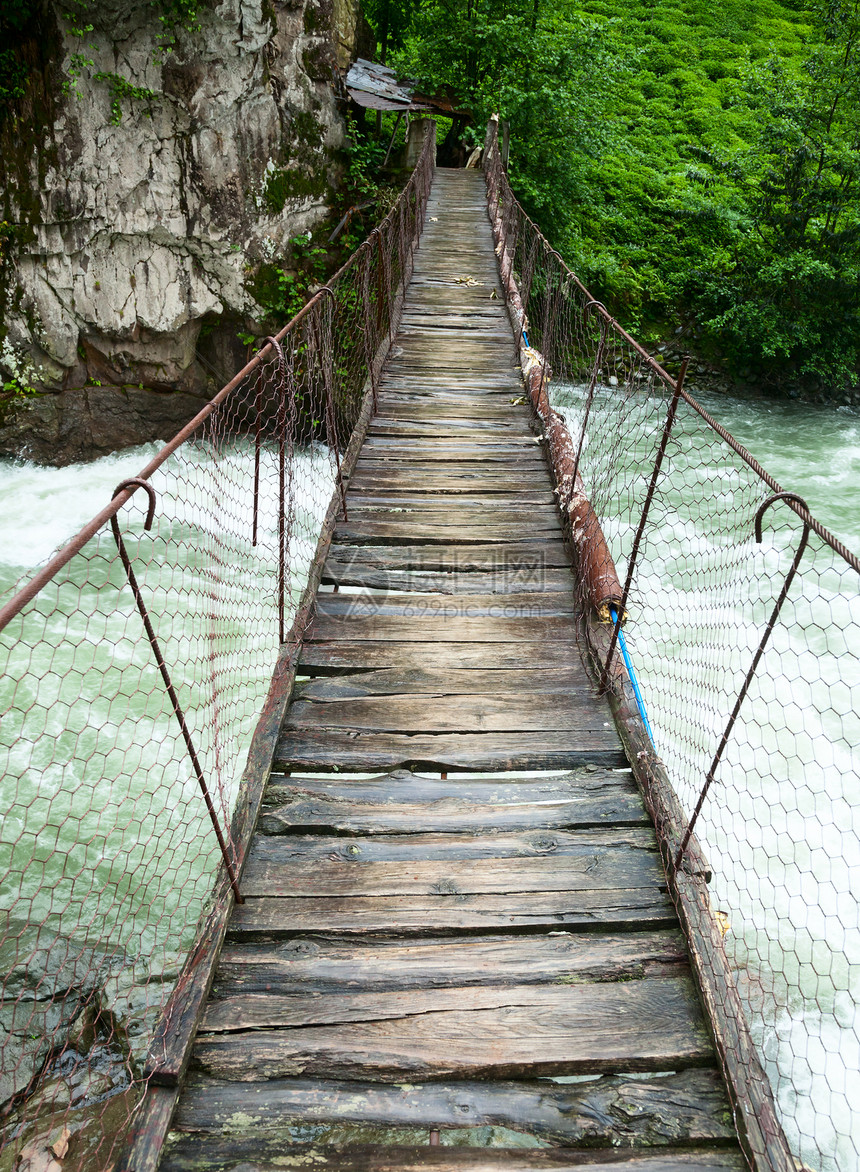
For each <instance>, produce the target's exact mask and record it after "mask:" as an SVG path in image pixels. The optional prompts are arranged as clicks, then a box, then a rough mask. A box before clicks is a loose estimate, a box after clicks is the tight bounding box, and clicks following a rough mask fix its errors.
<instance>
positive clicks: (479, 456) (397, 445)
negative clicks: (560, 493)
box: [361, 432, 545, 468]
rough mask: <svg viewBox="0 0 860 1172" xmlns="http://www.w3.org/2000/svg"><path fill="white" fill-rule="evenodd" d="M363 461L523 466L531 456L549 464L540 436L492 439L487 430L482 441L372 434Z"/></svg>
mask: <svg viewBox="0 0 860 1172" xmlns="http://www.w3.org/2000/svg"><path fill="white" fill-rule="evenodd" d="M361 452H362V457H361V458H362V460H365V459H366V460H368V461H370V462H372V461H373V460H375V459H380V460H383V459H384V460H389V459H392V458H398V459H404V460H420V461H421V462H422V463H424V462H426V461H427V460H433V459H436V460H444V461H445V462H446V463H449V462H450V463H455V464H459V463H471V462H472V461H473V460H492V459H494V458H497V459H501V460H503V461H508V460H511V461H512V462H513V463H515V464H516V465H517V468H519V466H520V464H521V462H522V457H523V456H527V457H528V458H529V459H530V460H532V459H533V460H534V462H535V463H537V464H540V465H541V466H542V467H544V466H545V463H544V457H543V452H542V450H541V447H540V442H539V440H538V438H537V436H534V435H531V434H528V435H523V434H520V435H518V436H515V437H507V438H504V437H502V436H499V435H496V436H495V438H493V439H490V438H489V436H488V435H487V433H483V434H482V436H481V442H480V443H478V442H476V440H475V439H474V438H472V436H465V437H455V436H453V435H451V434H450V432H449V433H448V434H447V436H444V437H442V438H441V439H440V438H437V437H432V438H427V437H422V436H404V435H398V436H396V437H394V438H389V437H386V436H382V435H375V434H371V435H368V437H367V439H366V440H365V441H364V446H363V447H362V449H361Z"/></svg>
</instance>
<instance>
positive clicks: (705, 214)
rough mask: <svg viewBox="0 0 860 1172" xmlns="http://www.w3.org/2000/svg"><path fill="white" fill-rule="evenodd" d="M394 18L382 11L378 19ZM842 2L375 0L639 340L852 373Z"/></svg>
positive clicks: (859, 169)
mask: <svg viewBox="0 0 860 1172" xmlns="http://www.w3.org/2000/svg"><path fill="white" fill-rule="evenodd" d="M395 8H396V19H393V18H391V13H393V12H395ZM858 8H860V0H850V2H846V0H821V2H820V3H817V4H816V5H815V6H814V7H813V8H812V9H810V10H808V11H807V10H805V9H803V8H801V7H800V6H799V5H795V4H793V3H791V2H779V0H743V2H741V0H721V2H720V4H714V3H713V0H553V2H552V3H550V2H549V0H415V3H414V4H412V5H410V4H409V3H408V0H372V3H371V18H372V19H376V21H377V27H379V22H380V21H381V19H382V18H383V16H384V14H385V12H386V11H387V12H389V22H388V27H389V31H390V30H392V29H394V30H396V35H394V36H390V37H389V40H390V42H391V43H390V48H393V49H394V50H395V58H394V59H395V61H396V63H397V64H398V65H399V66H400V68H401V69H402V70H403V71H405V72H407V73H411V74H412V75H414V76H417V77H419V78H420V79H421V81H422V82H423V83H424V84H425V85H427V86H430V87H435V86H438V85H441V84H443V83H447V84H449V85H451V86H453V87H454V88H455V89H456V90H457V92H458V93H459V94H460V95H461V97H462V100H463V101H464V102H466V103H468V105H469V107H470V108H471V110H472V112H473V114H474V118H475V123H476V126H479V125H480V124H482V123H483V122H484V121H485V119H486V117H487V116H488V114H489V113H490V112H491V111H492V110H495V109H498V110H499V111H500V113H501V115H502V117H503V118H508V119H509V120H510V122H511V127H512V158H511V173H512V180H513V182H514V185H515V188H516V189H517V191H518V192H519V193H520V195H521V197H522V198H523V201H524V202H525V203H526V205H527V207H528V209H529V211H530V212H531V213H532V214H533V215H534V216H535V218H536V219H537V220H538V221H539V222H540V223H541V224H542V226H543V227H544V229H545V231H546V232H547V234H548V235H549V236H550V237H551V238H552V239H553V240H554V242H555V243H556V244H557V245H558V246H559V247H560V249H561V250H562V252H564V253H565V255H566V256H567V257H568V259H569V260H570V261H571V262H572V263H573V265H574V266H575V267H576V268H577V270H578V271H579V272H580V273H581V275H582V276H583V277H584V278H585V280H586V281H587V282H588V283H589V284H590V285H591V286H592V288H593V289H594V291H595V293H596V294H598V295H599V296H601V297H603V298H604V299H606V300H608V301H611V302H612V304H613V305H614V307H615V309H616V311H617V312H618V313H619V314H620V316H622V317H623V318H624V319H625V320H626V322H627V324H629V325H631V326H633V327H634V328H636V329H639V330H640V331H644V332H646V333H648V332H653V333H659V332H661V331H664V332H665V331H667V330H669V329H670V328H676V327H677V325H678V324H679V323H683V324H685V325H687V326H690V327H695V329H696V333H697V334H698V336H699V337H700V345H701V348H702V349H703V350H704V351H705V352H706V353H710V354H711V355H712V356H713V357H716V358H718V359H722V360H723V361H724V362H725V363H726V364H727V365H728V366H729V367H730V368H733V369H734V370H736V371H743V372H745V373H747V374H748V375H749V377H755V378H757V379H759V380H763V381H766V382H770V383H772V384H774V385H781V386H783V387H786V388H791V387H796V386H802V387H804V388H805V389H807V390H817V389H821V388H825V389H833V388H835V389H836V390H837V391H841V390H844V389H845V388H846V387H847V386H848V385H853V386H854V387H856V386H857V383H858V374H857V371H858V342H857V330H858V325H860V281H858V277H860V100H858V99H860V92H858V90H860V12H859V11H858Z"/></svg>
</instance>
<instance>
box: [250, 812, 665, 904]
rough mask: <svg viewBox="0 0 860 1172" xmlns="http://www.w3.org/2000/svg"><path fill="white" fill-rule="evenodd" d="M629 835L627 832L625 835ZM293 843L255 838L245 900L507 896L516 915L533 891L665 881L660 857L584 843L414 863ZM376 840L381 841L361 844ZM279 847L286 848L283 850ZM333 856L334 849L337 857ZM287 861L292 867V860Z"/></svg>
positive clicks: (623, 887)
mask: <svg viewBox="0 0 860 1172" xmlns="http://www.w3.org/2000/svg"><path fill="white" fill-rule="evenodd" d="M627 833H628V834H629V830H628V831H627ZM294 841H295V840H294V839H292V838H280V837H268V838H267V837H265V836H258V838H257V839H256V841H255V844H254V850H253V853H252V855H251V858H250V859H249V862H248V865H247V867H246V870H245V877H244V880H243V884H244V888H245V891H246V892H247V897H246V898H249V899H250V898H251V897H253V896H256V897H257V898H264V897H265V898H276V897H277V898H283V899H296V898H301V897H305V898H309V897H311V896H315V897H320V898H322V897H324V896H336V897H346V896H362V897H368V896H374V897H376V896H386V895H392V896H404V897H408V896H423V895H442V896H449V897H456V898H460V897H461V896H465V895H494V894H502V893H508V894H509V895H511V896H512V897H513V896H515V897H516V898H512V899H511V900H510V903H511V907H512V910H513V909H514V908H515V907H523V906H526V905H527V904H528V902H529V898H528V893H530V892H550V891H564V892H579V891H626V890H628V889H632V888H638V887H645V888H653V889H659V888H660V887H661V886H663V885H664V884H665V876H664V874H663V869H662V867H661V865H660V863H659V860H658V858H657V857H656V852H653V851H650V850H649V849H648V848H647V847H644V846H643V847H633V846H630V847H625V848H617V849H614V850H613V849H608V848H606V847H598V846H597V845H594V844H590V845H583V846H582V847H581V848H580V849H579V850H575V849H573V848H571V849H570V851H569V852H566V853H565V854H559V855H552V856H550V857H548V858H546V857H536V858H511V857H491V858H481V857H477V858H470V859H468V861H461V860H459V859H457V858H456V855H454V852H453V851H452V852H451V854H452V855H453V856H454V857H449V858H444V857H443V858H436V859H430V860H423V859H420V858H417V859H416V858H415V857H414V856H411V857H410V856H408V854H407V852H406V851H405V850H404V852H403V854H404V855H405V856H407V857H409V862H408V863H406V862H405V860H404V861H397V862H364V861H348V855H347V852H348V851H349V848H350V847H351V846H353V845H354V844H353V842H352V840H350V839H348V840H347V842H348V844H349V845H348V846H347V847H346V848H345V851H344V853H343V854H342V855H341V857H340V858H338V859H337V861H334V860H331V859H322V860H317V859H313V860H308V859H303V858H302V857H301V856H300V855H298V852H295V851H293V850H291V849H290V848H291V847H292V845H293V843H294ZM364 841H366V842H372V843H374V844H375V843H376V841H377V840H376V839H368V840H364ZM277 848H282V849H281V850H280V851H279V850H278V849H277ZM332 853H334V852H332ZM288 860H289V865H287V861H288Z"/></svg>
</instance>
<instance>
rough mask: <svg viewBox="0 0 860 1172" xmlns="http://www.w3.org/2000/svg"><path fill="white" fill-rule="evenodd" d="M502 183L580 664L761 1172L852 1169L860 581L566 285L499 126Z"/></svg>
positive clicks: (530, 382)
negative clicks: (522, 195)
mask: <svg viewBox="0 0 860 1172" xmlns="http://www.w3.org/2000/svg"><path fill="white" fill-rule="evenodd" d="M483 165H484V170H485V175H486V180H487V190H488V200H489V212H490V219H491V221H492V224H493V231H494V235H495V239H496V245H497V249H496V250H497V254H498V256H499V264H500V270H501V276H502V280H503V284H504V286H505V290H506V294H507V302H508V310H509V314H510V316H511V321H512V327H513V330H514V334H515V337H517V339H518V348H519V352H520V358H521V362H522V364H523V369H524V374H525V377H526V384H527V387H528V388H529V392H530V395H531V398H532V401H533V403H534V405H535V409H536V411H537V413H538V415H539V417H540V419H541V420H542V422H543V425H544V431H545V436H546V440H547V443H548V447H549V450H550V454H551V456H552V459H553V464H554V466H555V468H556V479H557V493H558V495H559V504H560V506H561V508H562V512H563V515H564V516H565V517H566V519H567V521H568V524H569V527H570V534H571V537H572V540H573V546H574V548H575V550H576V551H577V556H578V560H579V571H580V572H579V576H578V581H579V586H578V590H579V593H580V612H581V614H582V615H583V621H582V630H581V634H582V647H583V654H584V656H585V659H586V661H587V663H588V664H589V666H590V668H591V670H592V672H593V678H594V681H595V686H596V687H597V688H598V689H599V690H605V691H606V692H607V694H608V695H609V697H610V700H611V702H612V705H613V708H614V710H615V713H616V719H617V721H618V723H619V728H620V730H621V732H622V737H623V739H624V740H625V742H626V745H627V748H628V754H629V755H630V759H631V763H632V764H633V766H634V770H635V772H636V774H637V777H638V779H639V781H640V784H641V786H642V789H643V792H644V794H645V797H646V801H647V803H648V804H649V807H650V808H651V811H652V813H653V814H654V817H655V824H656V826H657V831H658V838H659V841H660V844H661V849H662V851H663V855H664V860H665V864H666V869H667V875H668V877H669V880H670V884H671V890H672V893H673V897H674V899H675V902H676V906H677V907H678V910H679V914H680V917H681V921H682V924H683V925H684V927H685V930H686V932H687V935H688V940H689V943H690V945H691V952H692V959H693V965H694V970H695V971H696V974H697V977H698V979H699V985H700V990H701V993H702V997H703V1000H704V1001H705V1003H706V1006H707V1008H708V1010H709V1013H710V1017H711V1020H712V1022H713V1028H714V1033H715V1041H716V1045H717V1051H718V1054H719V1055H720V1059H721V1062H722V1064H723V1068H724V1070H725V1072H726V1074H727V1078H728V1084H729V1087H730V1090H731V1091H732V1092H733V1094H734V1108H735V1121H736V1124H737V1127H738V1132H739V1135H740V1137H741V1140H742V1143H743V1147H744V1150H745V1152H746V1154H747V1156H748V1158H749V1160H750V1163H751V1165H752V1166H754V1167H756V1168H759V1169H765V1168H779V1169H785V1170H786V1172H789V1170H791V1172H793V1170H794V1169H795V1168H796V1167H797V1166H799V1164H801V1163H802V1164H803V1165H805V1166H807V1167H809V1168H812V1169H826V1170H828V1172H830V1170H831V1169H834V1170H835V1169H837V1168H838V1169H844V1168H847V1167H854V1166H856V1165H857V1162H858V1158H860V1102H858V1100H857V1098H856V1096H855V1095H853V1094H851V1093H849V1092H848V1091H847V1089H846V1088H847V1087H848V1086H849V1085H851V1084H852V1081H853V1083H856V1080H857V1078H858V1072H857V1061H856V1053H857V1050H856V1042H857V1032H856V1022H857V1021H858V1020H860V994H858V985H857V981H856V965H857V963H858V961H860V927H858V923H860V917H858V911H859V910H860V897H858V890H860V889H858V886H857V883H856V873H857V864H858V860H860V591H858V587H860V560H858V558H857V557H856V556H855V555H854V554H853V553H852V552H851V551H850V550H849V549H848V548H847V547H846V546H845V545H844V543H843V542H841V541H840V540H839V539H838V538H837V537H836V536H835V535H834V534H832V533H831V532H830V531H829V530H828V529H827V528H826V527H825V526H824V525H822V524H821V523H820V522H819V521H818V520H817V519H816V518H815V517H814V516H813V515H812V513H811V512H810V510H809V508H808V507H807V505H806V502H805V501H804V499H803V498H802V497H801V496H798V495H797V494H796V493H795V492H786V491H785V490H784V489H783V488H782V486H781V485H780V484H779V483H778V482H777V481H776V480H775V478H774V477H773V476H771V475H770V474H769V473H768V472H767V471H766V470H765V469H764V468H763V467H762V465H761V464H760V463H759V462H758V461H757V460H756V459H755V458H754V457H753V456H752V455H751V454H750V453H749V452H748V451H747V450H746V448H745V447H744V446H743V445H742V444H740V443H739V442H738V441H737V440H736V439H735V438H734V437H733V436H732V435H731V434H730V433H729V432H728V431H727V430H726V428H725V427H723V426H722V425H721V424H720V423H719V422H718V421H717V420H716V419H714V418H713V417H712V415H711V414H709V412H708V411H706V410H705V408H704V407H703V406H702V405H701V404H700V403H699V402H698V401H697V400H696V399H695V398H694V397H693V396H692V395H691V394H690V393H689V391H688V389H687V388H686V387H685V385H684V372H685V369H686V364H684V365H683V366H682V367H681V369H680V370H678V371H677V373H676V374H674V375H673V374H672V373H670V372H669V371H668V370H667V369H665V367H664V366H663V365H661V363H660V362H658V361H657V359H656V358H655V357H653V356H652V355H650V354H649V353H648V352H647V351H646V350H645V349H644V348H643V347H642V346H641V345H639V344H638V343H637V342H636V341H635V340H634V339H633V338H632V337H631V336H630V335H629V334H628V333H627V332H626V331H625V330H624V329H623V328H622V327H621V326H620V324H619V323H618V322H617V321H616V320H615V319H614V318H613V317H612V315H611V314H610V313H609V312H608V310H607V309H606V307H605V306H604V305H603V304H602V303H601V302H599V301H597V300H595V298H593V297H592V295H591V294H590V293H589V292H588V290H587V289H586V288H585V287H584V285H583V284H582V283H581V282H580V281H579V279H578V278H577V277H576V275H575V274H574V273H573V272H572V271H571V270H570V269H569V268H568V267H567V265H566V264H565V263H564V260H563V259H562V257H561V256H560V255H559V254H558V252H556V251H555V250H554V249H553V248H552V247H551V245H550V244H549V243H548V241H547V240H546V239H545V238H544V237H543V235H542V234H541V232H540V230H539V229H538V227H537V226H536V225H535V223H534V222H533V221H532V220H531V219H530V218H529V216H528V215H527V214H526V213H525V211H524V210H523V208H522V206H521V205H520V203H519V202H518V200H517V199H516V197H515V196H514V194H513V192H512V190H511V187H510V184H509V181H508V176H507V174H506V172H505V168H504V167H503V165H502V162H501V157H500V151H499V144H498V134H497V123H496V122H495V121H493V122H491V123H490V127H489V129H488V134H487V141H486V146H485V152H484V164H483ZM574 504H575V506H576V509H575V510H574V509H573V508H572V505H574ZM772 506H774V507H773V508H772ZM768 510H769V520H770V523H771V529H770V532H769V534H768V535H767V537H766V538H765V534H764V532H763V528H762V518H763V515H764V513H765V511H768ZM796 519H799V520H800V522H801V525H802V527H803V534H802V536H801V538H800V539H799V541H798V536H797V531H796ZM588 526H590V527H591V529H592V530H594V531H595V532H596V531H597V530H600V532H601V535H602V536H603V537H604V538H605V549H603V548H601V546H600V544H599V543H595V542H593V541H588V540H583V535H584V534H585V533H586V529H587V527H588ZM801 559H803V560H802V562H801ZM616 566H618V568H619V571H620V572H621V573H620V577H621V579H622V580H623V581H624V585H623V587H621V586H619V585H618V582H619V576H618V575H616V573H615V567H616ZM613 615H614V616H615V617H614V618H613ZM625 623H626V626H625V625H624V624H625ZM622 627H624V638H625V639H626V642H627V644H628V646H629V653H630V659H631V662H632V663H633V664H635V666H636V670H637V672H638V674H639V677H640V683H641V692H642V698H643V699H644V704H647V710H648V714H649V716H650V724H651V727H652V729H653V736H654V741H655V745H652V743H651V740H650V738H649V737H648V735H647V733H646V730H645V728H644V726H643V716H644V713H642V714H640V711H639V701H638V700H637V698H635V697H634V696H633V691H632V686H631V681H630V680H629V679H628V674H627V672H626V671H625V669H624V668H623V666H622V665H620V664H619V663H618V662H617V661H616V660H617V656H616V646H617V642H618V639H619V637H620V636H621V632H622Z"/></svg>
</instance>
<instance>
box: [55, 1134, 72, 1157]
mask: <svg viewBox="0 0 860 1172" xmlns="http://www.w3.org/2000/svg"><path fill="white" fill-rule="evenodd" d="M71 1138H72V1133H71V1131H69V1129H68V1127H64V1128H63V1130H62V1131H61V1132H60V1134H59V1136H58V1138H57V1139H55V1140H54V1142H53V1143H52V1144H51V1151H52V1152H53V1153H54V1155H55V1156H56V1157H57V1159H58V1160H62V1159H64V1158H65V1155H66V1152H67V1151H68V1150H69V1140H70V1139H71Z"/></svg>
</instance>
